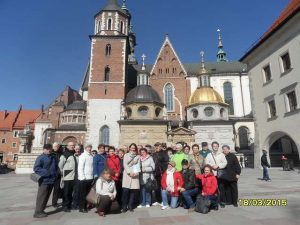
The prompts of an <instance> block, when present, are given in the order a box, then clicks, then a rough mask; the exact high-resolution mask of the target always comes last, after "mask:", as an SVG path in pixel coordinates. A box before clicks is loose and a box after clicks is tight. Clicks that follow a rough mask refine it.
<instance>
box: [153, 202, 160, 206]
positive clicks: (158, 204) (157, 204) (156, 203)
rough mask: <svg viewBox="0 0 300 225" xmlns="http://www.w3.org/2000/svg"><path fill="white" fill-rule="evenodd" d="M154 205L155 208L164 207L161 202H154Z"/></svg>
mask: <svg viewBox="0 0 300 225" xmlns="http://www.w3.org/2000/svg"><path fill="white" fill-rule="evenodd" d="M152 205H153V206H162V205H161V203H159V202H154V203H153V204H152Z"/></svg>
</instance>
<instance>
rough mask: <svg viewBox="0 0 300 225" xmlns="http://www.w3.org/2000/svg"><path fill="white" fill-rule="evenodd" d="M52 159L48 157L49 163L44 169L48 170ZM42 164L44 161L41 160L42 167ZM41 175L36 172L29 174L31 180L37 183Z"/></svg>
mask: <svg viewBox="0 0 300 225" xmlns="http://www.w3.org/2000/svg"><path fill="white" fill-rule="evenodd" d="M52 161H53V158H52V157H51V159H50V163H49V164H48V166H47V167H46V168H45V169H46V170H49V169H50V166H51V164H52ZM43 166H44V162H43V165H42V167H43ZM42 178H43V177H42V176H41V175H39V174H37V173H35V172H34V173H32V174H30V179H31V180H32V181H33V182H35V183H38V182H40V181H41V180H42Z"/></svg>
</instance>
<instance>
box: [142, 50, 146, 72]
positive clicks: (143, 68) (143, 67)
mask: <svg viewBox="0 0 300 225" xmlns="http://www.w3.org/2000/svg"><path fill="white" fill-rule="evenodd" d="M146 57H147V56H146V55H145V54H143V55H142V62H143V65H142V70H143V71H144V70H145V69H146V67H145V59H146Z"/></svg>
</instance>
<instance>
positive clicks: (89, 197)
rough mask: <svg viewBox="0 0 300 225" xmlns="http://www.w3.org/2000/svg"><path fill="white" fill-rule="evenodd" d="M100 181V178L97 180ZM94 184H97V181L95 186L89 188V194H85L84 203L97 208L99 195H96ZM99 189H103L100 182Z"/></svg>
mask: <svg viewBox="0 0 300 225" xmlns="http://www.w3.org/2000/svg"><path fill="white" fill-rule="evenodd" d="M99 179H101V178H99ZM96 184H97V181H96V182H95V184H94V185H93V187H92V188H91V190H90V191H89V193H88V194H87V196H86V198H85V199H86V201H87V202H89V203H91V204H93V205H95V206H98V205H99V204H100V194H98V193H97V192H96ZM101 189H103V182H102V181H101Z"/></svg>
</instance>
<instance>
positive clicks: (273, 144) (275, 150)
mask: <svg viewBox="0 0 300 225" xmlns="http://www.w3.org/2000/svg"><path fill="white" fill-rule="evenodd" d="M269 146H270V147H269V155H270V162H271V166H272V167H281V166H282V161H281V156H282V155H285V156H286V157H287V158H288V159H289V160H291V161H293V163H294V166H299V165H300V163H299V152H298V148H297V146H296V144H295V142H294V140H293V139H292V138H291V137H290V136H288V135H286V134H285V133H282V132H276V133H274V134H273V135H271V136H270V138H269Z"/></svg>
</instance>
